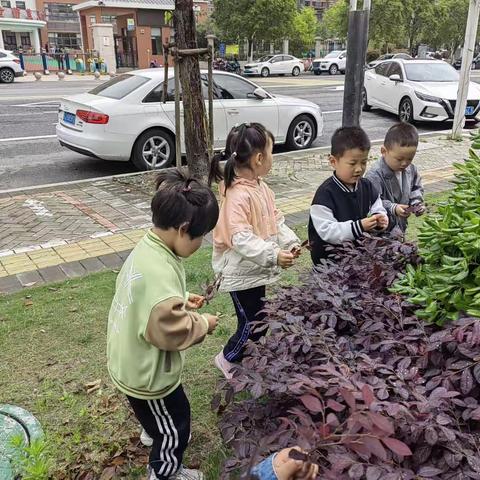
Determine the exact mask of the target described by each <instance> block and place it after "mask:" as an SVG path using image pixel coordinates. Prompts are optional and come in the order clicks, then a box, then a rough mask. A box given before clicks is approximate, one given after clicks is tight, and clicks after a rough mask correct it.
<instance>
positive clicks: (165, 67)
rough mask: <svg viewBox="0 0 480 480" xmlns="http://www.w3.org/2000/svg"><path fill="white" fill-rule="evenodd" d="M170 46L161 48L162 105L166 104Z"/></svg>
mask: <svg viewBox="0 0 480 480" xmlns="http://www.w3.org/2000/svg"><path fill="white" fill-rule="evenodd" d="M169 48H170V46H169V45H164V46H163V71H164V74H163V103H166V102H167V94H168V50H169Z"/></svg>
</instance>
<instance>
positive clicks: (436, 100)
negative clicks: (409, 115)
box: [415, 92, 443, 104]
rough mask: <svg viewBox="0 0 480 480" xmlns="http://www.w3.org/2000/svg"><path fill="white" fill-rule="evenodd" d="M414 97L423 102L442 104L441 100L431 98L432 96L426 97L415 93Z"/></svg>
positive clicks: (423, 94)
mask: <svg viewBox="0 0 480 480" xmlns="http://www.w3.org/2000/svg"><path fill="white" fill-rule="evenodd" d="M415 95H416V96H417V98H419V99H420V100H423V101H424V102H435V103H440V104H441V103H443V100H442V99H441V98H440V97H433V96H432V95H426V94H425V93H420V92H415Z"/></svg>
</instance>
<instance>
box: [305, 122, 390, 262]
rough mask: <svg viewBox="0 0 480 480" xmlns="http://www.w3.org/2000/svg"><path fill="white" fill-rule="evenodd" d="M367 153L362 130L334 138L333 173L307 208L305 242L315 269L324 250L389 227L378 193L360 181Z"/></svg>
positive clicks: (349, 129)
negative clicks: (308, 247) (307, 222)
mask: <svg viewBox="0 0 480 480" xmlns="http://www.w3.org/2000/svg"><path fill="white" fill-rule="evenodd" d="M369 152H370V140H369V139H368V136H367V134H366V133H365V132H364V131H363V130H362V129H361V128H358V127H343V128H339V129H338V130H337V131H336V132H335V133H334V134H333V137H332V149H331V155H330V164H331V165H332V167H333V168H334V169H335V171H334V173H333V175H332V176H331V177H330V178H329V179H328V180H326V181H325V182H324V183H323V184H322V185H320V187H319V188H318V190H317V192H316V194H315V197H314V199H313V202H312V206H311V207H310V220H309V224H308V238H309V243H310V247H311V255H312V260H313V263H314V264H315V265H317V264H318V263H320V260H321V259H322V258H327V257H328V254H329V252H327V251H326V247H327V246H329V245H340V244H342V243H344V242H346V241H354V240H356V239H358V238H360V237H361V236H362V235H363V234H364V233H365V232H371V231H373V230H376V231H384V230H386V229H387V227H388V216H387V211H386V210H385V208H384V207H383V204H382V200H381V198H380V195H379V192H378V191H377V190H376V188H375V187H374V186H373V184H372V183H371V182H370V181H369V180H367V179H365V178H362V177H363V174H364V173H365V170H366V168H367V161H368V154H369Z"/></svg>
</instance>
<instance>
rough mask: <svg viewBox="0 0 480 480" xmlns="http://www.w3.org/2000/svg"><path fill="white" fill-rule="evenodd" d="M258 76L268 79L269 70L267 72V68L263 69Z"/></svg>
mask: <svg viewBox="0 0 480 480" xmlns="http://www.w3.org/2000/svg"><path fill="white" fill-rule="evenodd" d="M260 75H261V76H262V77H263V78H266V77H268V76H269V75H270V70H269V69H268V68H267V67H263V68H262V71H261V73H260Z"/></svg>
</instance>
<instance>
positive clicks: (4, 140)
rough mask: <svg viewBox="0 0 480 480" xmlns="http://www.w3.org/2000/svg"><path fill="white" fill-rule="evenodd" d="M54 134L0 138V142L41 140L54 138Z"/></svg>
mask: <svg viewBox="0 0 480 480" xmlns="http://www.w3.org/2000/svg"><path fill="white" fill-rule="evenodd" d="M56 137H57V136H56V135H39V136H37V137H15V138H0V142H21V141H23V140H41V139H43V138H56Z"/></svg>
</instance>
